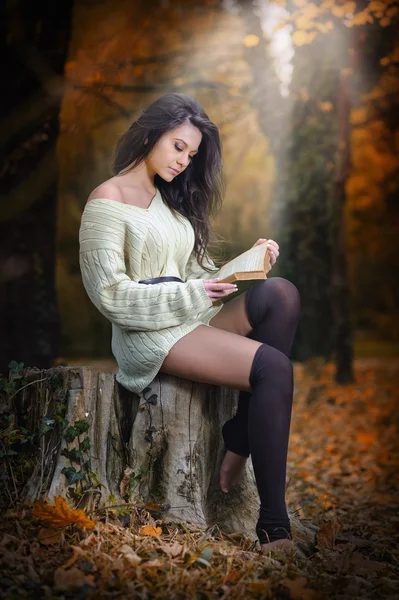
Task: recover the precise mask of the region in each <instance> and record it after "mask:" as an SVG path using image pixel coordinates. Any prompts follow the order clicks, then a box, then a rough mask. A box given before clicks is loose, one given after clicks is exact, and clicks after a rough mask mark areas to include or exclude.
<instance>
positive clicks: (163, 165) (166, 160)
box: [146, 123, 202, 181]
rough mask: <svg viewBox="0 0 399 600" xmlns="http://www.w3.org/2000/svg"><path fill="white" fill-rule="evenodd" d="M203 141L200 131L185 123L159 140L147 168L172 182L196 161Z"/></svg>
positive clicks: (148, 160) (148, 159) (149, 158)
mask: <svg viewBox="0 0 399 600" xmlns="http://www.w3.org/2000/svg"><path fill="white" fill-rule="evenodd" d="M201 140H202V133H201V132H200V130H199V129H197V127H194V125H192V124H191V123H184V124H183V125H180V126H179V127H177V128H176V129H173V130H172V131H168V133H165V135H163V136H162V137H161V138H160V139H159V140H158V142H157V144H155V146H154V149H153V151H152V153H151V154H150V156H149V157H148V158H147V161H146V162H147V167H149V168H150V169H151V170H153V172H154V173H157V174H158V175H159V176H160V177H162V179H164V180H165V181H172V180H173V179H174V178H175V177H177V176H178V175H179V174H180V173H182V172H183V171H184V169H186V168H187V167H188V165H189V164H190V162H191V161H192V160H195V155H196V153H197V152H198V148H199V145H200V143H201Z"/></svg>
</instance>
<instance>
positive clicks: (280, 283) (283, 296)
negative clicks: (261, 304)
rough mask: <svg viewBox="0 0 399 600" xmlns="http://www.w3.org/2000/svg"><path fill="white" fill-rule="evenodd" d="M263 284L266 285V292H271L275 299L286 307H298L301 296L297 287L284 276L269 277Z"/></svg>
mask: <svg viewBox="0 0 399 600" xmlns="http://www.w3.org/2000/svg"><path fill="white" fill-rule="evenodd" d="M264 284H265V286H266V284H267V287H268V293H269V294H272V295H273V297H274V298H275V300H276V301H277V302H278V303H279V304H280V305H281V304H283V305H284V306H286V307H287V308H291V309H296V308H298V309H299V307H300V304H301V297H300V295H299V291H298V288H297V287H296V286H295V285H294V284H293V283H292V282H291V281H288V279H284V277H271V278H270V279H266V280H265V281H264Z"/></svg>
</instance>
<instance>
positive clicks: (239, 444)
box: [222, 277, 300, 457]
mask: <svg viewBox="0 0 399 600" xmlns="http://www.w3.org/2000/svg"><path fill="white" fill-rule="evenodd" d="M246 312H247V318H248V321H249V323H250V325H251V327H252V328H253V329H252V331H251V333H250V334H249V335H248V336H247V337H248V338H250V339H252V340H256V341H257V342H263V343H265V344H268V345H269V346H272V347H273V348H276V349H277V350H280V352H283V353H284V354H285V355H286V356H289V354H290V352H291V346H292V342H293V340H294V335H295V331H296V328H297V325H298V321H299V316H300V298H299V293H298V290H297V288H296V287H295V286H294V285H293V284H292V283H291V282H290V281H288V280H287V279H283V278H282V277H272V278H270V279H266V280H265V281H262V282H261V283H259V284H257V285H255V286H254V287H252V288H250V289H249V290H248V291H247V296H246ZM251 395H252V392H245V391H240V393H239V396H238V408H237V412H236V414H235V415H234V417H233V418H232V419H230V420H229V421H227V422H226V423H225V424H224V425H223V428H222V433H223V439H224V442H225V446H226V448H227V449H228V450H231V451H232V452H235V453H236V454H239V455H241V456H246V457H248V456H249V454H250V449H249V439H248V409H249V403H250V400H251Z"/></svg>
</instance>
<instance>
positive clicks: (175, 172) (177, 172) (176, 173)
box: [169, 167, 180, 175]
mask: <svg viewBox="0 0 399 600" xmlns="http://www.w3.org/2000/svg"><path fill="white" fill-rule="evenodd" d="M169 169H170V170H171V171H173V173H174V174H175V175H178V174H179V173H180V171H176V169H172V167H169Z"/></svg>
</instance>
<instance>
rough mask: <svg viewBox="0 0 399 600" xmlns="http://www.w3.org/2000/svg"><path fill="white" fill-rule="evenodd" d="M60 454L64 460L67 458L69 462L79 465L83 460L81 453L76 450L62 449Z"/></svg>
mask: <svg viewBox="0 0 399 600" xmlns="http://www.w3.org/2000/svg"><path fill="white" fill-rule="evenodd" d="M60 454H61V456H65V457H66V458H69V460H72V461H73V462H76V463H81V462H82V460H83V453H82V452H81V451H80V450H78V449H77V448H72V449H71V450H68V449H67V448H64V449H63V450H61V452H60Z"/></svg>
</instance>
